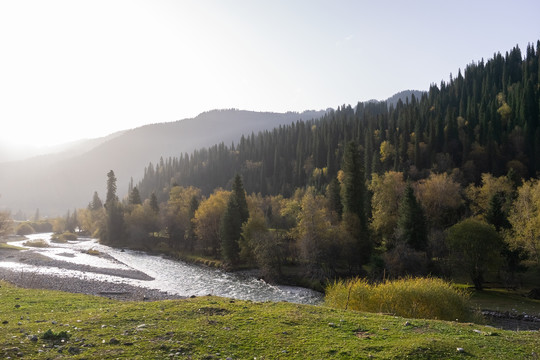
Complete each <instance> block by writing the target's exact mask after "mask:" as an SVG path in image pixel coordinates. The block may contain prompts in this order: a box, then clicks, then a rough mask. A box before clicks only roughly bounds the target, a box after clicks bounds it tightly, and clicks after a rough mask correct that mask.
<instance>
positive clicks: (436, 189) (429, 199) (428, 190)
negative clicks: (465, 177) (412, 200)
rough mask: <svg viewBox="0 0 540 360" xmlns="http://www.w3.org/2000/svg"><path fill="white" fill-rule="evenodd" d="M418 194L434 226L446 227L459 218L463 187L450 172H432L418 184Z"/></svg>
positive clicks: (428, 218)
mask: <svg viewBox="0 0 540 360" xmlns="http://www.w3.org/2000/svg"><path fill="white" fill-rule="evenodd" d="M416 194H417V197H418V201H419V203H420V204H421V205H422V208H423V210H424V213H425V215H426V218H427V220H428V222H429V224H430V226H431V227H432V228H438V229H445V228H446V227H447V226H449V225H451V224H454V223H455V222H456V221H457V219H458V218H459V211H460V209H461V207H462V206H463V195H462V189H461V185H460V184H459V183H458V182H456V181H454V180H453V179H452V178H451V177H450V176H448V174H446V173H441V174H436V173H431V174H430V175H429V177H428V178H427V179H423V180H420V181H419V182H418V183H417V184H416Z"/></svg>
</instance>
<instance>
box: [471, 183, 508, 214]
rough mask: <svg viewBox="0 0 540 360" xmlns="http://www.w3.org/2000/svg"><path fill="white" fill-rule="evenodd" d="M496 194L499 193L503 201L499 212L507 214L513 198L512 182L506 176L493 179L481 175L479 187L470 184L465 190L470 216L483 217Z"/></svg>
mask: <svg viewBox="0 0 540 360" xmlns="http://www.w3.org/2000/svg"><path fill="white" fill-rule="evenodd" d="M497 193H500V194H501V196H502V197H503V198H504V200H505V201H504V202H503V203H502V207H501V211H503V212H509V211H510V208H511V207H512V201H513V198H514V196H513V194H514V183H513V181H512V180H511V179H510V178H509V177H507V176H499V177H495V176H493V175H491V174H488V173H484V174H482V184H481V185H480V186H475V185H474V184H471V185H469V186H468V187H467V190H466V195H467V198H468V199H469V201H470V203H471V204H470V208H471V211H472V214H473V215H482V216H485V214H486V213H487V211H488V208H489V202H490V200H491V199H492V197H493V196H494V195H495V194H497Z"/></svg>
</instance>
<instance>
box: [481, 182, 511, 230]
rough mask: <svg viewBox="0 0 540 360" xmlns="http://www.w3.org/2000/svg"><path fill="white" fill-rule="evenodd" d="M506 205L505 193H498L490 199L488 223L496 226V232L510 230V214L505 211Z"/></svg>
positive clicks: (487, 214) (487, 213) (487, 215)
mask: <svg viewBox="0 0 540 360" xmlns="http://www.w3.org/2000/svg"><path fill="white" fill-rule="evenodd" d="M504 203H505V196H504V193H503V192H496V193H495V194H493V196H492V197H491V198H490V199H489V204H488V210H487V212H486V221H487V222H488V223H489V224H491V225H493V226H495V230H497V231H501V230H502V229H508V228H510V222H509V221H508V214H507V213H506V212H505V211H504V210H503V208H504Z"/></svg>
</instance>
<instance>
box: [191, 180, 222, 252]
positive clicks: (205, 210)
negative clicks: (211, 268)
mask: <svg viewBox="0 0 540 360" xmlns="http://www.w3.org/2000/svg"><path fill="white" fill-rule="evenodd" d="M230 195H231V192H230V191H225V190H222V189H216V190H215V191H214V192H213V193H212V194H211V195H210V196H209V197H208V198H207V199H204V200H202V201H201V203H200V205H199V207H198V208H197V211H195V217H194V218H193V223H194V224H195V235H196V236H197V247H198V248H199V249H200V250H202V251H203V252H204V253H207V254H212V255H213V256H214V257H216V258H218V256H219V250H220V248H221V238H220V234H219V228H220V224H221V217H222V216H223V213H224V212H225V209H226V208H227V202H228V200H229V197H230Z"/></svg>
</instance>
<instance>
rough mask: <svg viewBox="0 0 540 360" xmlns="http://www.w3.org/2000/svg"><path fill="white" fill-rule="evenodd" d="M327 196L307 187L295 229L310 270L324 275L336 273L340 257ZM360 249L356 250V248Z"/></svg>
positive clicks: (312, 273)
mask: <svg viewBox="0 0 540 360" xmlns="http://www.w3.org/2000/svg"><path fill="white" fill-rule="evenodd" d="M325 201H326V200H325V198H324V197H323V196H322V195H317V194H316V191H315V189H314V188H313V187H310V188H308V189H307V190H306V192H305V195H304V196H303V198H302V202H301V211H300V213H299V215H298V224H297V227H296V229H295V233H296V237H297V239H298V247H299V249H300V254H301V256H302V259H303V260H304V261H305V263H306V264H307V266H308V270H309V273H310V274H311V275H312V276H313V277H315V278H324V277H326V276H329V275H332V274H333V273H335V267H336V264H337V261H338V258H339V255H340V254H339V248H338V243H337V242H336V241H335V237H334V233H335V226H333V225H332V222H331V214H330V212H329V211H328V208H327V206H326V204H325ZM355 253H357V252H355Z"/></svg>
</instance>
